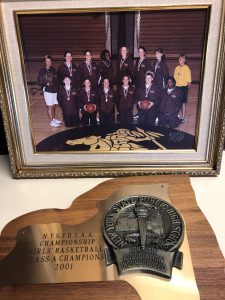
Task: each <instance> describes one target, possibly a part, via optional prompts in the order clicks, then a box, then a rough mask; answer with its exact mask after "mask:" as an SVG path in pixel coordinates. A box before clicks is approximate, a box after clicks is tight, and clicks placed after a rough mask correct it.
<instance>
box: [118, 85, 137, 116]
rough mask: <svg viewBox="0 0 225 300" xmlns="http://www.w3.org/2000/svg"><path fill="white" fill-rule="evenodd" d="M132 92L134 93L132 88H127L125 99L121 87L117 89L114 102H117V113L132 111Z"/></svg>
mask: <svg viewBox="0 0 225 300" xmlns="http://www.w3.org/2000/svg"><path fill="white" fill-rule="evenodd" d="M134 91H135V90H134V87H133V86H129V88H128V92H127V95H126V97H125V94H124V89H123V87H122V86H120V87H118V88H117V91H116V101H117V107H118V109H119V111H127V110H133V103H134Z"/></svg>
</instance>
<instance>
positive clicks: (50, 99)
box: [44, 92, 58, 106]
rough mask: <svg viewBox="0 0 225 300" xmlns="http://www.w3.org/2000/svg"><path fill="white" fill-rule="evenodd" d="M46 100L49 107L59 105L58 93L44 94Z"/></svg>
mask: <svg viewBox="0 0 225 300" xmlns="http://www.w3.org/2000/svg"><path fill="white" fill-rule="evenodd" d="M44 98H45V104H46V105H47V106H52V105H55V104H58V101H57V93H49V92H44Z"/></svg>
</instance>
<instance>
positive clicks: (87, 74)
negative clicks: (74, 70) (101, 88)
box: [78, 61, 98, 88]
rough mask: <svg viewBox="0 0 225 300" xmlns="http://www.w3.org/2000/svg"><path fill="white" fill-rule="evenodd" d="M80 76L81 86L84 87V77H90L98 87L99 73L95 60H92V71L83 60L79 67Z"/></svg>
mask: <svg viewBox="0 0 225 300" xmlns="http://www.w3.org/2000/svg"><path fill="white" fill-rule="evenodd" d="M78 70H79V76H80V87H82V85H83V82H84V79H85V78H87V77H88V78H90V80H91V85H92V87H93V88H96V87H97V84H98V76H97V75H98V74H97V64H96V63H95V62H93V61H92V62H91V71H90V72H89V70H88V67H87V65H86V62H85V61H82V62H81V63H80V65H79V67H78Z"/></svg>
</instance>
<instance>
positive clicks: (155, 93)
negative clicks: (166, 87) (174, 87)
mask: <svg viewBox="0 0 225 300" xmlns="http://www.w3.org/2000/svg"><path fill="white" fill-rule="evenodd" d="M160 96H161V91H160V89H159V88H158V86H157V85H156V84H155V83H152V85H151V87H150V89H149V91H148V93H147V95H146V87H145V85H143V86H141V87H140V88H139V89H138V90H137V92H136V102H139V101H142V100H148V101H151V102H153V103H154V104H158V102H159V99H160Z"/></svg>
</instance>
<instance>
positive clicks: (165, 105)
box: [159, 87, 182, 116]
mask: <svg viewBox="0 0 225 300" xmlns="http://www.w3.org/2000/svg"><path fill="white" fill-rule="evenodd" d="M181 103H182V95H181V91H180V90H179V89H178V88H177V87H175V88H174V90H173V91H172V92H171V93H170V94H168V93H167V90H164V91H163V92H162V94H161V101H160V104H159V112H161V113H164V114H169V115H175V116H177V114H178V112H179V110H180V106H181Z"/></svg>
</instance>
